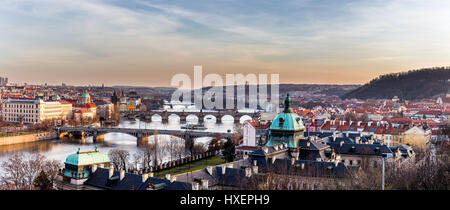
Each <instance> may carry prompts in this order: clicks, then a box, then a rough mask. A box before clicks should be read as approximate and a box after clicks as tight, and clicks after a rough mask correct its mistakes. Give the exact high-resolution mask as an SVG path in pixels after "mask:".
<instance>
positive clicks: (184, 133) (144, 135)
mask: <svg viewBox="0 0 450 210" xmlns="http://www.w3.org/2000/svg"><path fill="white" fill-rule="evenodd" d="M53 129H54V130H55V131H56V132H57V134H58V138H60V137H61V135H62V134H65V133H67V134H78V135H80V136H92V137H93V140H94V142H97V140H98V139H99V137H101V136H103V135H104V134H107V133H125V134H129V135H132V136H134V137H136V138H137V144H138V145H145V144H147V142H148V137H149V136H152V135H155V134H158V135H171V136H176V137H179V138H182V139H184V140H185V145H186V148H191V146H192V145H193V143H194V139H195V138H198V137H220V138H223V139H231V137H232V136H233V135H234V133H231V132H209V131H196V130H166V129H137V128H104V127H100V128H95V127H81V126H80V127H68V126H62V127H54V128H53Z"/></svg>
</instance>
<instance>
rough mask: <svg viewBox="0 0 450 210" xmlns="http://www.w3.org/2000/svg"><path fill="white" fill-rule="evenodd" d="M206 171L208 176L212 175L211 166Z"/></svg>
mask: <svg viewBox="0 0 450 210" xmlns="http://www.w3.org/2000/svg"><path fill="white" fill-rule="evenodd" d="M206 171H207V172H208V174H209V175H211V176H212V175H213V167H212V166H208V167H206Z"/></svg>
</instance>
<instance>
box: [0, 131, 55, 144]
mask: <svg viewBox="0 0 450 210" xmlns="http://www.w3.org/2000/svg"><path fill="white" fill-rule="evenodd" d="M55 138H57V134H56V132H53V131H49V132H36V133H30V134H22V135H15V136H3V137H0V146H2V145H11V144H23V143H28V142H36V141H43V140H50V139H55Z"/></svg>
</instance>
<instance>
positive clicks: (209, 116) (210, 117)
mask: <svg viewBox="0 0 450 210" xmlns="http://www.w3.org/2000/svg"><path fill="white" fill-rule="evenodd" d="M203 122H214V123H216V122H217V118H216V116H214V115H212V114H207V115H205V116H204V117H203Z"/></svg>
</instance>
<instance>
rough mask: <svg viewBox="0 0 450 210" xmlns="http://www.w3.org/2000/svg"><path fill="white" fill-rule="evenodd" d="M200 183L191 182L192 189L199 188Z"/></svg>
mask: <svg viewBox="0 0 450 210" xmlns="http://www.w3.org/2000/svg"><path fill="white" fill-rule="evenodd" d="M199 188H200V185H199V184H198V183H197V182H194V183H192V190H199Z"/></svg>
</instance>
